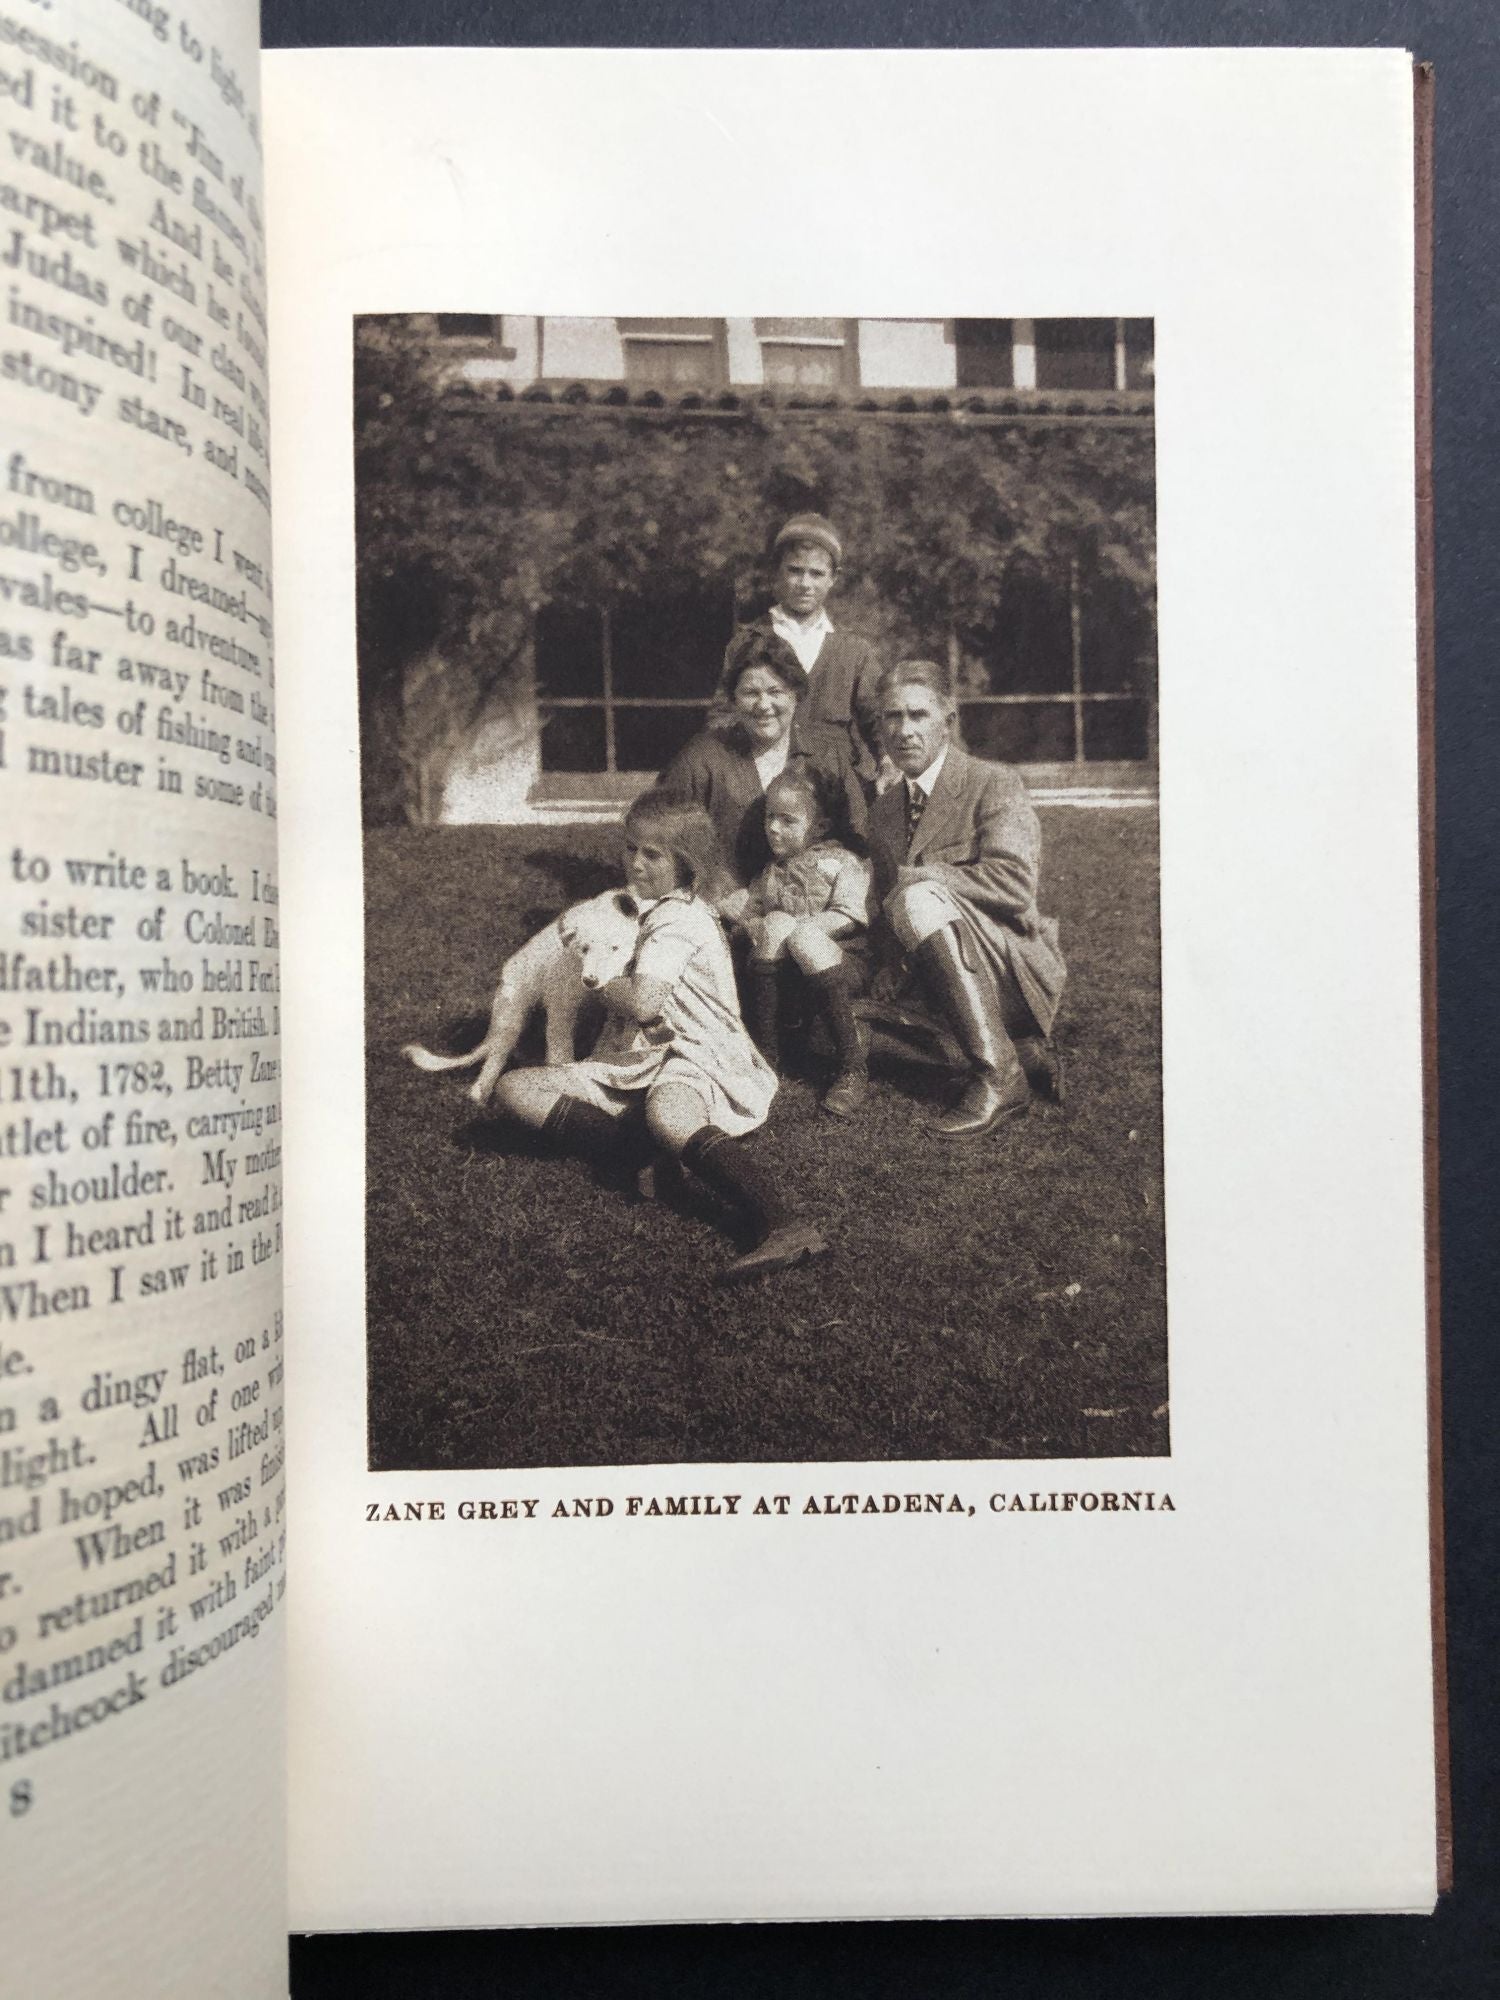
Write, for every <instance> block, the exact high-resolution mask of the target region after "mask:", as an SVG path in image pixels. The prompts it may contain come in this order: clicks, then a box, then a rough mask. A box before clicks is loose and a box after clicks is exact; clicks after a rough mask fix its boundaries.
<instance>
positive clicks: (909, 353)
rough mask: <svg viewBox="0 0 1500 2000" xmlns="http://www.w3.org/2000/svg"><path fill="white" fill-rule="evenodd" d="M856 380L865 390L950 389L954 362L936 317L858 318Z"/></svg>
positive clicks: (950, 343)
mask: <svg viewBox="0 0 1500 2000" xmlns="http://www.w3.org/2000/svg"><path fill="white" fill-rule="evenodd" d="M859 379H860V385H861V387H863V388H866V389H951V388H952V387H953V385H954V383H955V382H956V381H957V380H958V363H957V355H956V350H955V348H954V345H953V339H952V336H951V334H950V333H949V331H948V323H947V321H945V320H940V319H862V320H861V321H860V322H859Z"/></svg>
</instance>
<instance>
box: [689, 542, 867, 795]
mask: <svg viewBox="0 0 1500 2000" xmlns="http://www.w3.org/2000/svg"><path fill="white" fill-rule="evenodd" d="M774 553H775V557H776V576H775V585H774V588H775V600H774V602H773V603H772V605H771V608H770V610H769V611H768V612H767V613H766V615H765V617H763V618H759V619H756V620H755V621H754V622H753V623H751V624H749V625H742V626H741V627H740V629H739V630H738V631H737V632H736V633H735V635H734V637H733V638H732V639H731V640H730V642H729V647H728V650H727V651H726V653H725V655H724V668H725V675H726V678H727V676H728V674H729V671H730V669H731V668H732V666H733V664H734V662H735V660H736V658H737V657H738V654H739V652H740V650H741V648H742V647H744V646H747V645H750V644H752V643H753V642H754V639H755V636H756V635H757V634H758V633H761V634H763V633H765V632H773V633H774V634H775V635H776V637H777V638H779V639H782V640H784V641H785V643H786V644H787V645H788V646H789V647H790V648H791V650H792V652H793V653H794V654H795V655H796V658H797V661H798V664H799V665H800V666H801V668H802V671H803V673H804V674H805V675H806V676H807V685H806V689H805V691H804V692H803V694H802V697H801V699H800V701H799V702H798V705H797V715H796V720H795V721H794V722H793V724H792V744H793V747H794V748H795V749H796V750H799V751H801V752H803V753H804V754H805V755H807V756H809V757H812V758H813V759H815V760H816V761H818V762H820V763H823V764H825V765H827V766H829V767H830V768H833V769H837V768H838V766H839V765H840V764H841V763H843V762H845V761H846V760H847V762H848V763H850V764H852V765H853V767H854V769H855V770H856V771H857V772H858V774H859V776H860V778H861V780H862V781H863V783H864V785H865V789H866V790H867V791H873V790H874V786H875V776H876V771H877V768H878V765H879V754H880V753H879V750H878V748H877V745H878V743H879V735H878V721H879V704H878V702H877V700H876V697H875V683H876V680H877V679H878V677H879V673H880V662H879V660H878V658H877V657H876V653H875V648H874V647H873V646H872V645H871V644H870V642H869V640H868V639H861V638H858V637H856V636H855V634H854V633H852V632H842V631H839V630H838V629H837V628H836V627H835V626H834V623H833V621H832V619H831V618H830V617H829V616H828V611H827V608H826V607H827V602H828V596H829V593H830V591H831V590H832V589H833V586H834V584H835V583H836V582H837V580H838V573H839V569H840V567H841V565H842V563H843V559H844V549H843V544H842V542H841V541H840V540H839V537H838V534H837V531H836V530H835V528H834V526H833V523H832V522H831V521H830V520H828V519H827V517H826V516H825V515H822V514H794V515H793V516H792V518H791V519H790V520H789V521H788V522H787V523H786V524H785V526H784V527H783V528H782V529H781V531H780V533H779V534H778V535H777V537H776V541H775V544H774Z"/></svg>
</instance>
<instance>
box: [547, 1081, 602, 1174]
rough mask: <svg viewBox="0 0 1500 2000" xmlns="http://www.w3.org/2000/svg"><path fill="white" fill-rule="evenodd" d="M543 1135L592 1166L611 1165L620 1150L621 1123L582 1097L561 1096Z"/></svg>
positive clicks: (561, 1148) (565, 1151)
mask: <svg viewBox="0 0 1500 2000" xmlns="http://www.w3.org/2000/svg"><path fill="white" fill-rule="evenodd" d="M542 1136H543V1137H544V1138H546V1139H550V1140H551V1141H552V1143H553V1145H554V1146H556V1147H557V1149H558V1151H559V1152H561V1153H570V1154H571V1155H572V1156H573V1158H574V1159H575V1160H587V1161H588V1163H589V1165H590V1166H595V1167H599V1166H607V1165H609V1164H610V1163H611V1162H612V1161H614V1160H615V1159H616V1158H617V1157H618V1155H619V1151H620V1121H619V1119H618V1118H611V1117H610V1115H609V1113H608V1112H607V1111H601V1110H600V1109H599V1107H598V1105H597V1104H588V1103H586V1102H585V1101H584V1099H583V1098H581V1097H560V1098H558V1100H557V1102H556V1104H554V1105H553V1107H552V1109H551V1110H550V1111H549V1112H548V1113H547V1116H546V1118H545V1120H544V1121H543V1124H542Z"/></svg>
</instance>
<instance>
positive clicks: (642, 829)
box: [625, 789, 733, 903]
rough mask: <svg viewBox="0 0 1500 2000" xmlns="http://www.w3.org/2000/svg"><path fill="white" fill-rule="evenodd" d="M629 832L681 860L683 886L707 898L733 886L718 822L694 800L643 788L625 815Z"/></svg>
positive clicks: (707, 899)
mask: <svg viewBox="0 0 1500 2000" xmlns="http://www.w3.org/2000/svg"><path fill="white" fill-rule="evenodd" d="M625 832H626V834H627V835H629V836H631V837H632V838H634V839H636V840H645V839H649V840H650V841H651V842H652V844H653V846H656V847H664V848H665V849H666V850H667V852H668V853H669V854H670V855H671V856H672V858H673V860H674V861H675V862H676V863H677V878H678V886H679V888H683V889H691V890H692V892H693V894H694V895H695V896H701V897H702V898H703V899H704V901H705V902H709V903H712V902H714V901H715V900H716V899H717V898H718V897H720V896H722V895H725V894H727V893H728V891H729V889H730V888H731V887H732V886H733V885H732V884H731V882H730V879H729V872H728V870H727V869H726V868H725V866H724V855H723V850H722V849H721V848H720V846H719V836H718V834H717V833H715V831H714V823H713V821H712V820H711V819H710V818H709V816H708V814H707V813H706V812H705V811H704V810H703V808H702V806H700V805H695V804H693V802H692V801H691V800H679V799H672V798H668V797H666V796H665V795H664V794H663V793H661V792H659V791H656V790H654V789H653V790H651V791H649V792H642V793H641V795H640V797H639V798H638V799H637V800H636V801H635V802H634V804H633V805H632V806H631V808H630V810H629V811H628V812H627V813H626V815H625Z"/></svg>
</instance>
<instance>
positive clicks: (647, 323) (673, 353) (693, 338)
mask: <svg viewBox="0 0 1500 2000" xmlns="http://www.w3.org/2000/svg"><path fill="white" fill-rule="evenodd" d="M616 325H617V326H618V327H619V330H620V343H621V345H622V347H623V348H624V350H625V380H626V382H627V383H628V384H629V386H630V387H631V388H632V389H662V390H666V389H677V390H682V389H717V388H723V387H724V386H725V385H726V384H727V383H728V380H729V367H728V359H727V350H726V346H725V339H724V322H723V321H722V320H719V319H621V320H617V321H616Z"/></svg>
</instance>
